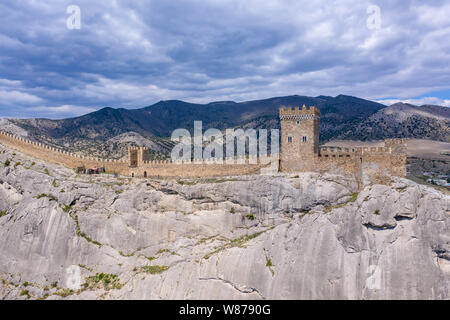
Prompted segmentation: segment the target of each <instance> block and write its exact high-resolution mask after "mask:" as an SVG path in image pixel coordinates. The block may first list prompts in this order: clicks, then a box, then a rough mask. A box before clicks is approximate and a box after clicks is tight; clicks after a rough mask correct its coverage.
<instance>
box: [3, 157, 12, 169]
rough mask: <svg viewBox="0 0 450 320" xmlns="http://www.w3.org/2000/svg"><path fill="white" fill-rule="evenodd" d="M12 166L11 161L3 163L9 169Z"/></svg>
mask: <svg viewBox="0 0 450 320" xmlns="http://www.w3.org/2000/svg"><path fill="white" fill-rule="evenodd" d="M10 164H11V161H10V160H9V159H6V161H5V162H4V163H3V165H4V166H5V167H9V165H10Z"/></svg>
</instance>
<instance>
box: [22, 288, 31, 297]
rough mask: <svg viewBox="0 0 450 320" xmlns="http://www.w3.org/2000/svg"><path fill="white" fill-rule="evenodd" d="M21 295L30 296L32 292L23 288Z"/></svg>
mask: <svg viewBox="0 0 450 320" xmlns="http://www.w3.org/2000/svg"><path fill="white" fill-rule="evenodd" d="M20 295H21V296H27V297H28V298H29V297H30V292H29V291H28V290H22V291H21V292H20Z"/></svg>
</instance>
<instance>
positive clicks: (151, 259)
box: [146, 257, 156, 261]
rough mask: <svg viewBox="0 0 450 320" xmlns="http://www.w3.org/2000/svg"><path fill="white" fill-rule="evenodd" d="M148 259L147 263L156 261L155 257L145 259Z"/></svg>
mask: <svg viewBox="0 0 450 320" xmlns="http://www.w3.org/2000/svg"><path fill="white" fill-rule="evenodd" d="M146 258H147V259H148V261H153V260H155V259H156V257H146Z"/></svg>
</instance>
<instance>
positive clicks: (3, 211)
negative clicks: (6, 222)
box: [0, 210, 8, 218]
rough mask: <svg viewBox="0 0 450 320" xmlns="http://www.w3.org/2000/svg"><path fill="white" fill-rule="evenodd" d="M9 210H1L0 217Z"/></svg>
mask: <svg viewBox="0 0 450 320" xmlns="http://www.w3.org/2000/svg"><path fill="white" fill-rule="evenodd" d="M7 212H8V211H7V210H2V211H0V218H1V217H3V216H6V213H7Z"/></svg>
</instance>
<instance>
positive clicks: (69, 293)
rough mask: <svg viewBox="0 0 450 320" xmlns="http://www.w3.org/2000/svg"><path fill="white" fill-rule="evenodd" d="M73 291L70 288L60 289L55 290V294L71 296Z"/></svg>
mask: <svg viewBox="0 0 450 320" xmlns="http://www.w3.org/2000/svg"><path fill="white" fill-rule="evenodd" d="M74 293H75V291H73V290H72V289H61V290H59V291H56V292H55V294H56V295H57V296H60V297H63V298H65V297H68V296H71V295H73V294H74Z"/></svg>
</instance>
